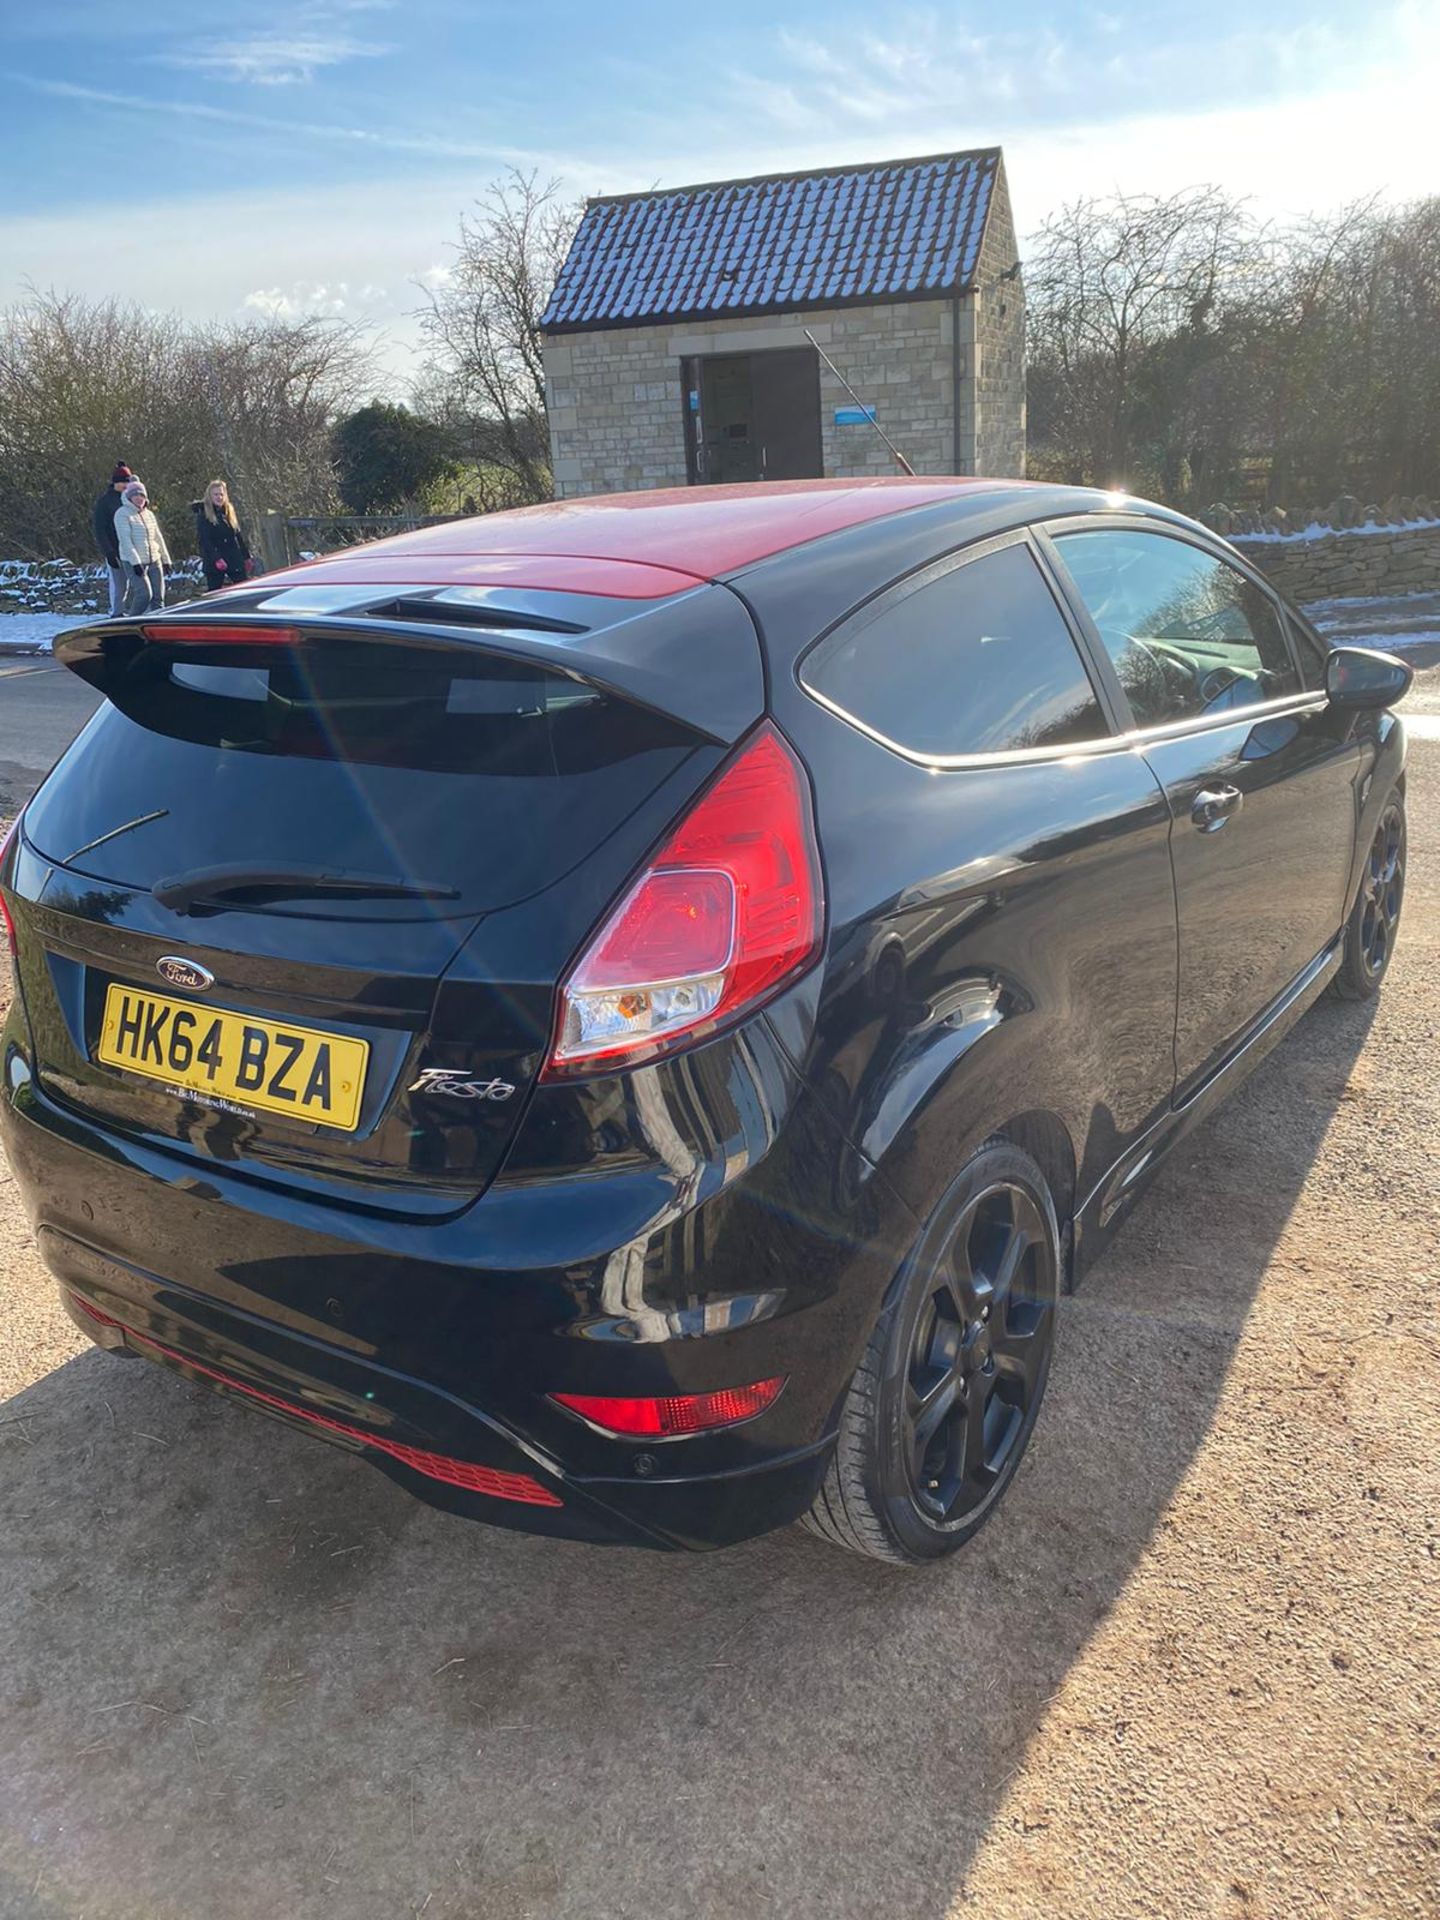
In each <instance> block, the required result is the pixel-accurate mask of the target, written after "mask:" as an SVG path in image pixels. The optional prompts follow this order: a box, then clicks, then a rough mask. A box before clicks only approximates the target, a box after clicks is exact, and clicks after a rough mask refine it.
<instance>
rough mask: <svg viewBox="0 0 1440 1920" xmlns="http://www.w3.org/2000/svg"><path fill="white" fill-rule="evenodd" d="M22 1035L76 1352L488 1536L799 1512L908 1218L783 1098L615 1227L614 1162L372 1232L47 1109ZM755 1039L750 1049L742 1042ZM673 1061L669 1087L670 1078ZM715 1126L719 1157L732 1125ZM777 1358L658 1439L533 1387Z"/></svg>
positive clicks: (704, 1375)
mask: <svg viewBox="0 0 1440 1920" xmlns="http://www.w3.org/2000/svg"><path fill="white" fill-rule="evenodd" d="M24 1039H28V1036H23V1038H22V1030H21V1028H20V1027H19V1025H18V1024H17V1023H15V1022H12V1024H11V1026H10V1028H9V1029H8V1031H7V1033H6V1035H5V1036H4V1039H3V1040H0V1067H3V1072H4V1085H3V1093H0V1135H3V1139H4V1144H5V1147H6V1150H7V1153H8V1157H9V1159H10V1162H11V1165H12V1167H13V1170H14V1172H15V1175H16V1178H17V1180H18V1182H19V1184H20V1188H21V1191H22V1195H23V1197H24V1200H25V1203H26V1206H27V1210H28V1211H29V1213H30V1216H31V1219H32V1220H33V1222H34V1224H35V1228H36V1240H37V1245H38V1247H39V1250H40V1252H41V1255H42V1257H43V1258H44V1260H45V1261H46V1264H47V1265H48V1266H49V1268H50V1270H51V1271H52V1272H53V1273H54V1274H55V1275H56V1277H57V1279H58V1280H59V1281H60V1283H61V1287H62V1289H63V1292H64V1295H65V1298H66V1303H67V1306H68V1307H69V1310H70V1311H71V1313H72V1315H73V1316H74V1318H75V1319H76V1322H77V1324H78V1325H79V1326H80V1327H81V1328H82V1329H83V1330H84V1331H85V1332H86V1334H87V1335H88V1336H89V1337H90V1338H92V1339H94V1340H96V1341H97V1343H98V1344H100V1345H102V1346H109V1347H121V1346H123V1347H125V1348H127V1349H129V1350H131V1351H133V1352H136V1353H138V1354H142V1355H144V1356H145V1357H147V1358H149V1359H151V1360H152V1361H154V1362H156V1363H158V1364H160V1365H162V1366H166V1367H169V1368H171V1369H173V1370H177V1371H180V1372H182V1373H184V1374H187V1375H188V1376H189V1377H190V1378H192V1379H194V1380H196V1381H197V1382H200V1383H203V1384H205V1385H208V1386H210V1387H212V1388H213V1389H214V1390H216V1391H218V1392H221V1393H224V1394H227V1395H229V1396H230V1397H232V1398H235V1399H238V1400H240V1401H242V1402H244V1403H245V1404H246V1405H247V1406H248V1407H250V1408H251V1409H252V1410H254V1411H257V1412H263V1413H267V1414H269V1415H270V1416H271V1417H273V1418H276V1419H280V1420H282V1421H285V1422H286V1423H288V1424H290V1425H292V1426H295V1427H296V1428H297V1429H301V1430H304V1431H306V1432H308V1433H310V1434H311V1435H312V1436H313V1437H316V1438H320V1439H324V1440H327V1441H329V1442H330V1443H331V1444H333V1445H337V1446H342V1447H346V1448H348V1449H349V1450H351V1451H355V1452H358V1453H361V1454H362V1455H363V1456H364V1457H365V1458H366V1459H367V1460H369V1461H370V1462H371V1463H372V1464H374V1465H375V1466H377V1467H379V1468H380V1470H381V1471H382V1472H385V1473H387V1474H389V1475H390V1477H391V1478H392V1479H394V1480H396V1481H397V1482H399V1483H400V1484H401V1485H403V1486H404V1487H405V1488H406V1489H407V1490H409V1491H410V1492H412V1493H414V1494H415V1495H417V1496H418V1497H419V1498H421V1499H424V1500H426V1501H428V1502H429V1503H431V1504H432V1505H435V1506H439V1507H442V1508H444V1509H446V1510H448V1511H451V1512H456V1513H460V1514H464V1515H467V1516H469V1517H472V1518H475V1519H480V1520H484V1521H487V1522H490V1523H492V1524H496V1525H501V1526H507V1527H512V1528H520V1529H523V1530H526V1531H530V1532H539V1533H551V1534H558V1535H564V1536H567V1537H570V1538H577V1539H583V1540H593V1541H613V1542H624V1543H628V1544H632V1545H643V1546H650V1547H660V1548H689V1549H704V1548H711V1547H719V1546H724V1545H728V1544H731V1543H733V1542H736V1541H739V1540H743V1539H745V1538H748V1537H750V1536H752V1535H755V1534H759V1533H763V1532H766V1531H768V1530H770V1529H771V1528H774V1527H778V1526H782V1525H784V1524H786V1523H787V1522H789V1521H791V1520H793V1519H795V1518H797V1517H798V1516H799V1515H800V1514H801V1513H803V1512H804V1511H805V1510H806V1508H807V1507H808V1506H809V1504H810V1502H811V1500H812V1499H813V1497H814V1493H815V1490H816V1488H817V1486H818V1484H819V1482H820V1480H821V1478H822V1477H823V1474H824V1470H825V1466H826V1462H827V1460H828V1457H829V1450H830V1447H831V1445H832V1442H833V1433H834V1422H835V1418H836V1415H837V1411H838V1405H839V1401H840V1397H841V1395H842V1394H843V1391H844V1388H845V1386H846V1384H847V1382H848V1380H849V1378H850V1375H851V1373H852V1372H853V1369H854V1366H855V1363H856V1359H857V1358H858V1353H859V1351H860V1348H861V1347H862V1346H863V1343H864V1340H865V1338H866V1336H867V1335H868V1331H869V1328H870V1326H871V1325H872V1324H873V1319H874V1314H875V1312H876V1310H877V1308H878V1305H879V1300H880V1298H881V1296H882V1295H883V1292H884V1288H885V1285H886V1284H887V1282H888V1279H889V1277H890V1276H891V1275H892V1274H893V1273H894V1271H895V1268H896V1266H897V1265H898V1263H899V1259H900V1257H901V1255H902V1254H903V1251H904V1247H905V1245H906V1244H907V1243H908V1238H909V1235H910V1233H911V1231H912V1230H913V1228H912V1225H911V1223H910V1221H909V1217H908V1215H906V1214H905V1213H904V1210H903V1208H901V1207H900V1205H899V1203H898V1202H896V1201H894V1200H893V1199H892V1198H890V1197H888V1189H887V1190H882V1187H881V1184H880V1183H879V1182H878V1181H877V1182H873V1183H872V1182H871V1181H869V1180H868V1179H867V1178H865V1177H864V1170H863V1169H860V1168H859V1167H858V1166H857V1165H856V1164H855V1163H853V1162H852V1161H851V1160H850V1159H848V1158H847V1155H848V1150H847V1149H846V1148H845V1147H844V1143H843V1142H842V1141H841V1139H840V1137H839V1135H838V1133H837V1132H836V1131H835V1129H834V1128H833V1126H832V1125H831V1124H830V1123H829V1122H828V1120H826V1119H825V1118H824V1117H823V1116H822V1115H821V1114H820V1113H819V1112H818V1111H817V1110H814V1109H813V1108H812V1107H811V1105H810V1103H809V1101H808V1097H806V1096H805V1095H804V1094H803V1090H799V1089H796V1088H794V1087H792V1088H791V1089H790V1093H791V1094H792V1095H793V1096H794V1100H793V1105H792V1106H791V1107H790V1109H789V1111H788V1113H787V1118H786V1124H785V1125H784V1126H783V1127H780V1128H779V1129H778V1130H774V1129H772V1130H770V1131H769V1133H768V1143H767V1150H766V1151H765V1152H764V1153H763V1154H760V1155H758V1156H756V1157H755V1158H754V1159H753V1160H751V1161H749V1162H748V1163H747V1164H745V1165H744V1166H743V1167H742V1169H741V1171H739V1172H738V1173H737V1174H735V1176H734V1177H733V1178H731V1179H730V1180H729V1181H728V1183H726V1182H719V1183H717V1184H716V1185H715V1186H714V1188H713V1190H712V1189H711V1188H709V1187H708V1186H707V1182H706V1180H705V1178H704V1177H703V1175H702V1177H701V1178H699V1179H698V1180H696V1181H695V1182H694V1184H695V1186H696V1187H697V1188H698V1189H699V1190H700V1191H701V1192H702V1193H703V1194H704V1197H702V1198H698V1199H696V1200H695V1201H694V1203H693V1204H692V1205H690V1206H689V1207H688V1208H686V1209H683V1210H681V1209H674V1208H671V1209H663V1210H662V1209H658V1208H656V1206H655V1204H654V1195H653V1192H652V1194H651V1196H650V1198H649V1199H648V1200H647V1201H646V1202H645V1206H646V1209H647V1211H648V1214H649V1217H650V1218H651V1219H652V1220H653V1221H654V1222H655V1223H656V1224H654V1226H653V1228H652V1229H651V1231H649V1232H648V1233H647V1234H645V1235H643V1236H637V1235H635V1233H634V1228H633V1210H634V1206H635V1202H636V1191H635V1182H634V1180H633V1179H631V1180H627V1179H626V1178H625V1177H623V1176H621V1175H619V1174H616V1175H615V1176H613V1177H612V1175H610V1174H609V1173H607V1174H603V1175H601V1176H600V1177H599V1178H591V1179H590V1180H589V1181H588V1182H581V1183H576V1184H572V1183H567V1182H566V1181H564V1180H557V1181H551V1182H538V1183H535V1184H533V1185H529V1186H518V1187H512V1188H510V1189H505V1188H503V1187H499V1186H497V1187H496V1188H494V1189H492V1190H491V1192H489V1193H487V1194H486V1195H485V1196H484V1197H483V1198H482V1199H481V1200H479V1201H477V1202H476V1203H475V1204H474V1205H473V1206H472V1207H470V1208H469V1209H467V1210H466V1211H465V1212H464V1213H463V1214H461V1215H458V1216H455V1217H453V1218H452V1219H450V1220H447V1221H442V1222H426V1221H397V1220H395V1219H394V1218H393V1217H381V1216H375V1215H368V1216H367V1214H366V1213H365V1212H364V1210H363V1209H360V1208H344V1209H341V1208H335V1207H325V1206H318V1205H316V1204H314V1203H311V1202H308V1201H305V1200H303V1199H299V1198H297V1197H296V1196H295V1195H294V1194H293V1193H283V1192H277V1191H276V1190H274V1189H271V1188H267V1187H266V1186H265V1185H264V1183H262V1182H260V1181H257V1180H255V1179H253V1178H251V1177H248V1176H246V1175H243V1174H239V1173H236V1172H234V1171H233V1170H230V1169H227V1168H225V1167H223V1166H220V1165H217V1166H215V1168H214V1169H213V1171H212V1172H210V1173H208V1174H207V1175H206V1176H205V1177H203V1178H199V1179H197V1178H196V1177H195V1176H194V1173H193V1170H192V1168H191V1167H189V1166H182V1165H180V1164H179V1163H177V1161H176V1159H175V1157H174V1156H172V1155H167V1154H165V1153H163V1152H160V1151H157V1150H155V1149H152V1148H151V1147H149V1146H148V1145H145V1144H141V1143H136V1142H133V1141H129V1140H126V1139H124V1138H123V1137H121V1136H118V1135H115V1134H113V1133H110V1132H108V1131H107V1130H105V1129H102V1128H100V1127H98V1126H97V1125H95V1124H94V1122H93V1121H91V1120H90V1119H88V1118H86V1117H84V1116H79V1115H76V1114H74V1113H72V1112H70V1111H69V1110H67V1109H62V1108H60V1107H59V1106H57V1105H56V1104H55V1103H54V1102H52V1101H51V1100H49V1099H48V1098H47V1097H46V1095H45V1094H44V1092H43V1090H42V1089H41V1088H39V1086H38V1085H37V1083H36V1082H35V1081H34V1079H33V1077H32V1076H31V1074H30V1072H29V1066H28V1060H27V1058H26V1055H27V1053H28V1048H27V1047H26V1046H25V1045H24ZM762 1044H763V1042H762V1041H760V1040H756V1039H755V1038H754V1037H752V1038H751V1040H750V1042H749V1051H750V1053H751V1055H752V1056H753V1055H755V1054H757V1053H758V1052H759V1050H760V1048H761V1046H762ZM772 1065H774V1067H775V1070H776V1071H780V1070H781V1069H780V1067H779V1065H778V1059H777V1062H775V1063H772ZM689 1080H690V1088H691V1093H692V1097H693V1092H694V1086H695V1084H696V1081H697V1075H696V1074H695V1071H694V1069H693V1067H692V1070H691V1073H690V1076H689ZM792 1123H793V1126H792ZM792 1131H793V1136H794V1137H793V1138H792V1137H791V1136H792ZM722 1144H724V1145H726V1146H727V1147H728V1150H729V1151H728V1164H729V1165H730V1167H731V1168H732V1169H733V1168H734V1167H735V1166H736V1165H737V1164H739V1162H740V1160H741V1156H740V1155H739V1154H738V1153H737V1151H736V1147H735V1142H734V1140H733V1138H732V1139H730V1140H729V1141H728V1142H727V1141H724V1140H723V1136H722ZM802 1173H803V1177H804V1180H805V1182H806V1185H805V1187H804V1189H803V1190H802V1187H801V1185H800V1184H799V1183H800V1180H801V1177H802ZM580 1187H583V1188H584V1189H585V1196H586V1197H585V1201H584V1204H583V1205H582V1204H581V1194H580V1191H579V1188H580ZM607 1208H612V1209H614V1210H615V1211H614V1217H613V1219H612V1220H611V1221H610V1223H609V1225H608V1227H607V1225H606V1221H605V1209H607ZM97 1315H98V1316H101V1317H98V1318H97V1317H96V1316H97ZM777 1374H783V1375H785V1376H786V1378H787V1385H786V1388H785V1390H784V1392H782V1394H781V1395H780V1397H779V1399H778V1400H777V1401H776V1402H775V1404H774V1405H773V1406H772V1407H771V1408H769V1409H768V1410H767V1411H766V1412H765V1413H764V1414H762V1415H761V1416H759V1417H758V1418H757V1419H754V1420H751V1421H749V1422H747V1423H745V1424H744V1425H741V1426H736V1427H733V1428H728V1429H723V1430H719V1431H716V1432H714V1433H708V1434H700V1435H695V1436H690V1437H687V1438H685V1439H681V1440H669V1441H659V1442H655V1441H649V1442H647V1441H644V1440H622V1439H618V1438H614V1437H610V1436H607V1435H604V1434H601V1433H598V1432H597V1431H596V1430H595V1429H594V1428H592V1427H590V1426H589V1425H587V1424H586V1423H585V1422H583V1421H581V1420H579V1419H577V1418H575V1417H574V1416H572V1415H570V1414H568V1413H566V1412H565V1411H564V1410H563V1409H561V1408H559V1407H557V1406H555V1405H554V1404H553V1402H552V1401H551V1400H550V1399H549V1395H550V1394H552V1393H555V1392H567V1391H568V1392H588V1393H599V1394H629V1393H641V1394H655V1393H660V1394H663V1393H670V1392H705V1391H712V1390H715V1389H717V1388H721V1387H726V1386H736V1385H740V1384H743V1383H745V1382H748V1381H751V1380H758V1379H765V1378H770V1377H773V1376H775V1375H777ZM491 1476H499V1477H498V1478H492V1477H491Z"/></svg>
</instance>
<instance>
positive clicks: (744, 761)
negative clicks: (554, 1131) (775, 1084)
mask: <svg viewBox="0 0 1440 1920" xmlns="http://www.w3.org/2000/svg"><path fill="white" fill-rule="evenodd" d="M823 923H824V896H823V891H822V885H821V878H820V852H819V847H818V846H817V844H816V839H815V822H814V818H813V815H812V812H811V807H810V789H809V783H808V782H807V780H806V777H805V772H804V769H803V768H802V767H801V765H800V762H799V761H798V759H797V758H796V756H795V753H794V750H793V749H792V748H791V747H790V745H789V744H788V742H787V741H786V740H785V739H784V737H783V735H781V734H780V733H779V732H778V731H777V729H776V728H774V727H773V726H771V725H770V724H769V723H768V722H767V723H766V724H765V725H764V726H762V727H760V728H759V730H758V731H757V732H755V733H753V734H752V735H751V736H750V738H749V740H747V741H746V743H745V744H744V746H742V747H741V748H740V750H739V751H738V753H737V754H736V755H735V756H734V758H733V759H731V760H730V761H729V762H728V763H727V764H726V765H725V766H724V767H723V768H722V769H721V772H720V774H719V775H718V777H717V778H716V779H715V780H714V781H713V782H712V783H711V785H710V786H709V787H707V788H706V790H705V791H704V793H702V794H701V795H700V797H699V799H698V800H696V801H695V802H694V804H693V805H692V806H691V808H690V810H689V812H688V813H686V814H685V816H684V817H683V818H682V819H681V821H680V822H679V824H678V825H677V826H675V827H674V828H672V829H671V832H670V835H669V837H668V838H667V839H666V841H665V843H664V845H663V846H662V847H661V848H660V850H659V851H658V852H657V853H656V854H655V855H654V856H653V857H652V858H651V860H650V861H649V863H648V864H647V866H646V867H645V869H644V871H643V872H642V873H641V874H640V876H639V878H638V879H637V880H635V881H634V882H633V884H632V885H631V887H630V890H629V892H628V893H627V894H626V895H625V897H624V899H623V900H622V901H621V902H620V904H619V906H618V907H616V908H615V910H614V911H613V912H612V913H611V914H610V916H609V918H608V919H607V920H605V921H604V922H603V923H602V925H601V926H600V928H599V930H598V932H596V933H595V934H594V935H593V936H592V938H591V940H590V942H589V944H588V945H587V946H586V948H585V950H584V952H583V953H582V954H581V955H580V958H579V959H578V960H577V961H576V963H575V964H574V966H573V967H572V968H571V969H570V972H569V974H568V975H567V976H566V978H565V981H564V983H563V985H562V986H561V989H560V1009H559V1019H558V1022H557V1028H556V1035H555V1041H554V1044H553V1046H552V1048H551V1052H550V1057H549V1059H548V1061H547V1062H546V1065H545V1077H546V1078H548V1079H554V1078H557V1077H559V1076H562V1075H565V1074H569V1073H576V1072H585V1071H587V1070H589V1069H592V1068H594V1067H596V1066H601V1065H606V1066H633V1065H636V1064H637V1063H638V1062H640V1061H642V1060H649V1059H653V1058H654V1057H655V1056H656V1055H657V1054H660V1053H667V1052H669V1051H670V1050H671V1049H672V1048H674V1047H676V1046H678V1045H681V1044H684V1043H687V1042H692V1041H694V1040H698V1039H701V1038H703V1037H704V1036H705V1035H707V1034H710V1033H713V1032H714V1031H715V1029H716V1028H717V1027H719V1026H721V1025H722V1024H728V1023H730V1022H732V1021H734V1020H736V1019H738V1018H739V1017H740V1016H741V1015H743V1014H745V1013H748V1012H751V1011H753V1009H754V1008H755V1007H757V1006H759V1005H760V1003H761V1002H762V1001H764V1000H766V999H768V998H769V997H770V996H771V995H773V994H774V993H775V992H776V990H777V989H778V988H779V987H781V986H782V985H784V983H785V982H786V981H788V980H791V979H793V978H794V977H795V975H797V974H799V973H801V972H803V971H804V969H805V968H806V967H807V966H809V965H810V963H811V962H812V961H813V960H814V958H815V956H816V954H817V953H818V952H819V948H820V936H821V931H822V928H823Z"/></svg>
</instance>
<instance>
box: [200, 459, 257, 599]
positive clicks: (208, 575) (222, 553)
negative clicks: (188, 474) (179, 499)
mask: <svg viewBox="0 0 1440 1920" xmlns="http://www.w3.org/2000/svg"><path fill="white" fill-rule="evenodd" d="M190 511H191V512H192V513H193V514H194V515H195V538H196V540H197V541H198V542H199V546H200V561H201V564H202V566H203V567H204V569H205V590H206V592H207V593H214V592H215V590H216V588H217V587H234V586H238V585H241V584H242V583H243V582H244V580H245V579H246V577H247V576H248V574H249V572H250V542H249V541H248V540H247V539H246V538H245V534H244V532H243V530H242V528H241V526H240V522H239V521H238V520H237V519H236V517H235V508H234V505H233V504H232V502H231V499H230V489H229V488H228V487H227V486H226V484H225V482H224V481H223V480H212V481H211V482H210V484H209V486H208V487H207V488H206V489H205V498H204V499H203V500H192V501H191V503H190Z"/></svg>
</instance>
